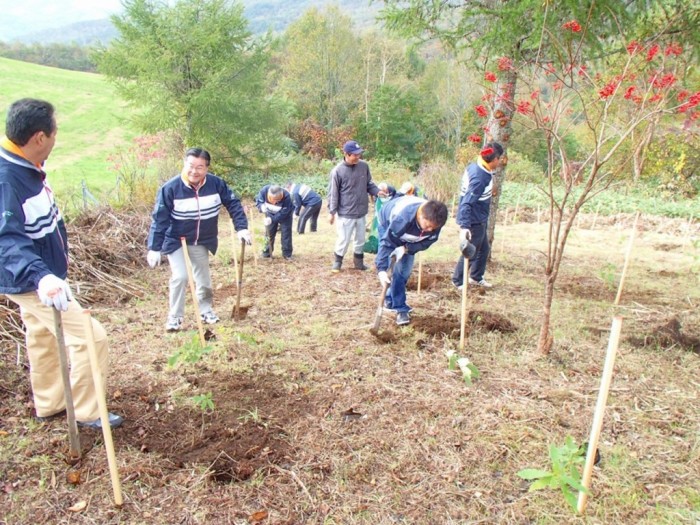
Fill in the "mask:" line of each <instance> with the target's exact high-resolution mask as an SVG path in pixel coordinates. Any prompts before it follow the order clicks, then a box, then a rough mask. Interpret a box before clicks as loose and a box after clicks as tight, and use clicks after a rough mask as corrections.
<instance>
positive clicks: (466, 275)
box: [459, 257, 469, 351]
mask: <svg viewBox="0 0 700 525" xmlns="http://www.w3.org/2000/svg"><path fill="white" fill-rule="evenodd" d="M467 288H469V259H467V258H466V257H465V258H464V275H463V276H462V316H461V319H462V322H461V324H460V329H459V349H460V351H464V343H465V339H466V324H467Z"/></svg>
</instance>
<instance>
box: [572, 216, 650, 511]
mask: <svg viewBox="0 0 700 525" xmlns="http://www.w3.org/2000/svg"><path fill="white" fill-rule="evenodd" d="M638 220H639V212H637V216H636V217H635V219H634V226H633V227H632V234H631V235H630V240H629V244H628V246H627V253H626V254H625V263H624V266H623V269H622V276H621V277H620V284H619V286H618V289H617V296H616V297H615V303H614V305H615V306H618V305H619V303H620V297H621V296H622V287H623V286H624V283H625V275H626V274H627V268H628V266H629V261H630V257H631V255H632V245H633V244H634V236H635V233H636V231H637V221H638ZM621 332H622V316H619V315H617V316H614V317H613V320H612V327H611V328H610V339H609V340H608V351H607V353H606V355H605V365H604V366H603V377H602V379H601V381H600V390H599V391H598V402H597V404H596V408H595V412H594V414H593V425H592V426H591V435H590V437H589V438H588V450H587V451H586V463H585V465H584V467H583V475H582V476H581V485H582V486H584V487H585V488H586V490H587V491H590V488H591V478H592V477H593V465H594V464H595V456H596V451H597V450H598V440H599V439H600V431H601V429H602V428H603V416H604V414H605V405H606V404H607V402H608V392H609V391H610V382H611V381H612V374H613V370H614V368H615V355H616V354H617V348H618V345H619V342H620V333H621ZM587 503H588V492H583V491H581V492H579V493H578V506H577V511H578V513H579V514H583V512H584V511H585V510H586V504H587Z"/></svg>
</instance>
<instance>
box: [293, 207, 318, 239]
mask: <svg viewBox="0 0 700 525" xmlns="http://www.w3.org/2000/svg"><path fill="white" fill-rule="evenodd" d="M321 204H323V203H322V202H319V203H318V204H314V205H313V206H304V208H303V209H302V211H301V213H300V214H299V222H298V223H297V233H304V230H305V229H306V221H308V220H309V219H311V222H310V223H309V230H310V231H312V232H315V231H316V229H317V227H318V214H319V213H321Z"/></svg>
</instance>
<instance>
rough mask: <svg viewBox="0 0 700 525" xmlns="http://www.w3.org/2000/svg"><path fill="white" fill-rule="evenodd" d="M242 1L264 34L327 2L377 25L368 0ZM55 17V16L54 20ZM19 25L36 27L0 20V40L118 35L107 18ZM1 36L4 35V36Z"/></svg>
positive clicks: (90, 40) (88, 40) (67, 40)
mask: <svg viewBox="0 0 700 525" xmlns="http://www.w3.org/2000/svg"><path fill="white" fill-rule="evenodd" d="M61 1H63V0H54V1H53V2H52V4H57V3H58V4H60V2H61ZM242 3H243V5H244V9H245V11H244V13H245V16H246V18H247V19H248V21H249V23H250V29H251V31H253V33H256V34H261V33H265V32H266V31H267V30H268V29H269V30H272V31H273V32H282V31H284V30H285V28H286V27H287V26H288V25H289V24H290V23H291V22H294V21H295V20H297V19H298V18H299V17H300V16H301V15H302V14H303V13H304V12H305V11H306V10H308V9H310V8H312V7H316V8H318V9H323V8H324V6H326V5H337V6H339V7H340V10H341V12H343V13H345V14H347V16H349V17H350V18H352V20H353V22H354V23H355V25H356V27H357V28H358V29H364V28H366V27H368V26H372V25H375V24H376V22H375V16H376V14H377V13H378V12H379V9H380V8H379V6H377V5H376V4H374V5H370V3H369V0H337V1H328V0H243V2H242ZM64 19H65V16H63V17H61V18H60V20H64ZM58 20H59V19H58V18H57V19H56V21H58ZM10 23H11V24H12V27H10ZM44 25H45V24H44ZM22 26H24V27H27V28H31V27H37V24H36V23H34V22H33V21H32V20H31V18H29V19H28V20H27V21H26V23H23V21H22V20H11V21H10V20H7V19H6V20H5V21H3V20H2V19H0V41H5V42H11V41H12V42H21V43H24V44H31V43H38V44H51V43H61V44H71V43H76V44H79V45H86V46H88V45H93V44H96V43H97V42H102V43H107V42H109V41H110V40H111V39H113V38H115V37H116V36H117V34H118V33H117V30H116V29H115V28H114V26H113V25H112V23H111V21H110V20H109V18H101V19H98V20H83V21H79V22H74V23H72V24H67V25H60V26H58V27H50V28H48V29H41V30H38V31H37V30H35V31H31V32H27V33H19V34H18V29H17V28H18V27H22ZM3 35H6V36H5V37H3Z"/></svg>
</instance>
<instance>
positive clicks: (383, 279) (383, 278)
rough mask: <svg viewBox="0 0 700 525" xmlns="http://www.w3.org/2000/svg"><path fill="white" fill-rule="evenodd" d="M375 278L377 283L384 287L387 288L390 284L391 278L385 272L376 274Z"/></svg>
mask: <svg viewBox="0 0 700 525" xmlns="http://www.w3.org/2000/svg"><path fill="white" fill-rule="evenodd" d="M377 277H378V278H379V283H380V284H381V285H382V286H384V285H386V286H389V285H390V284H391V277H389V274H388V273H386V272H379V273H378V274H377Z"/></svg>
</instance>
